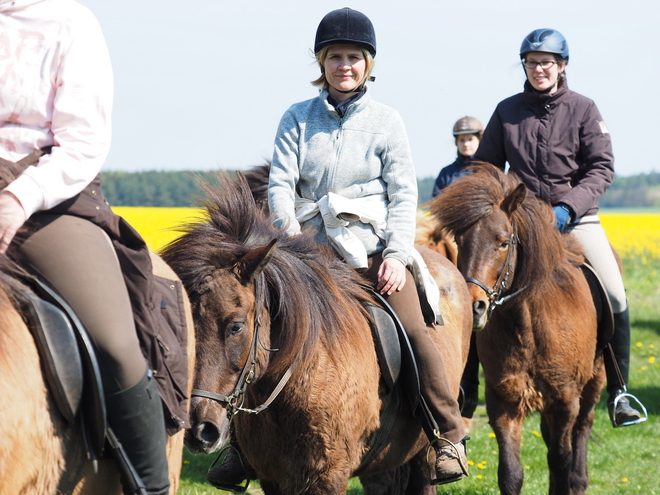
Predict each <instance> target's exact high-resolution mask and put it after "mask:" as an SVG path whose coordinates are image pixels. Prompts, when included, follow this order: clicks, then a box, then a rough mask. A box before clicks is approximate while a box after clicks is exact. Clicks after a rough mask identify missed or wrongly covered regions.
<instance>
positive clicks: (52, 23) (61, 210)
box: [0, 0, 169, 495]
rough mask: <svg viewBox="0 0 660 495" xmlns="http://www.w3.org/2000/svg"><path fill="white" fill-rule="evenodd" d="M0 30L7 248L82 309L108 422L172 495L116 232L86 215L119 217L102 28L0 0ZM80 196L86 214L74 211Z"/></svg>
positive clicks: (60, 7)
mask: <svg viewBox="0 0 660 495" xmlns="http://www.w3.org/2000/svg"><path fill="white" fill-rule="evenodd" d="M0 39H2V43H0V47H1V48H0V53H2V56H0V88H2V91H1V93H0V169H1V170H2V172H3V173H4V172H7V171H9V170H12V169H15V167H17V166H19V168H22V169H23V170H22V172H19V174H18V176H17V177H16V178H15V179H14V180H13V181H12V182H11V183H9V185H8V186H7V187H6V188H5V189H4V190H2V192H0V253H5V252H7V253H8V254H10V255H11V257H12V258H14V259H17V260H19V261H20V262H21V265H22V266H24V267H25V268H27V269H28V270H30V271H31V272H33V273H34V274H35V275H37V276H39V277H40V278H42V279H43V280H44V281H46V282H47V283H48V284H50V285H51V286H52V287H54V288H55V289H56V291H57V292H58V293H59V294H60V295H61V296H62V297H63V298H64V299H65V300H66V301H67V303H68V304H69V305H70V306H71V307H72V308H73V310H74V311H75V313H76V314H77V316H78V317H79V318H80V320H81V321H82V323H83V325H84V327H85V328H86V329H87V331H88V333H89V335H90V337H91V339H92V341H93V343H94V346H95V350H96V351H97V358H98V363H99V368H100V372H101V378H102V382H103V388H104V393H105V403H106V409H107V411H106V412H107V420H108V424H109V425H110V427H112V429H113V430H114V432H115V434H116V436H117V437H118V439H119V441H120V442H121V443H122V445H123V447H124V449H125V450H126V452H127V454H128V457H129V459H130V460H131V462H132V464H133V465H134V467H135V469H136V471H137V473H138V475H139V476H140V477H141V479H142V481H143V482H144V484H145V485H146V489H147V493H149V494H159V495H164V494H167V493H168V492H169V477H168V467H167V458H166V451H165V446H166V433H165V423H164V418H163V404H162V401H161V399H160V395H159V391H158V389H157V386H156V380H155V379H154V377H153V375H152V373H151V371H150V370H149V368H148V366H147V364H146V362H145V358H144V357H143V354H142V351H141V349H140V343H139V341H138V336H137V333H136V326H135V323H134V317H133V309H132V306H131V300H130V299H129V293H128V290H127V286H126V283H125V281H124V278H123V275H122V271H121V268H120V265H119V262H118V257H117V254H116V252H115V250H114V249H113V244H112V243H111V240H110V237H109V236H108V234H106V232H105V231H104V230H102V228H100V227H99V226H97V225H96V224H95V223H93V222H92V221H90V220H88V219H86V218H84V216H88V217H90V218H91V217H97V216H99V215H101V214H107V215H109V216H110V215H112V213H111V211H110V208H109V207H108V206H107V203H105V201H104V200H103V196H102V194H101V190H100V182H99V181H98V174H99V171H100V169H101V166H102V165H103V163H104V161H105V159H106V156H107V155H108V151H109V148H110V135H111V120H110V118H111V112H112V99H113V75H112V68H111V64H110V57H109V53H108V49H107V46H106V43H105V39H104V37H103V34H102V32H101V27H100V25H99V23H98V21H97V19H96V18H95V17H94V15H93V14H92V13H91V12H90V11H89V10H88V9H87V8H86V7H84V6H82V5H80V4H78V3H76V2H75V1H73V0H43V1H34V0H12V1H9V0H0ZM40 150H41V151H40ZM16 162H19V163H18V164H17V163H16ZM3 175H4V174H3ZM88 200H89V201H88ZM84 203H86V204H88V205H90V206H88V209H89V210H90V211H89V212H88V213H89V215H87V214H85V215H82V216H81V215H79V214H78V213H74V212H76V210H77V209H79V208H80V207H81V205H82V204H84ZM24 224H26V227H27V228H26V229H24V230H21V232H19V233H18V235H16V234H17V231H18V230H19V229H20V228H21V227H22V226H23V225H24ZM115 224H117V222H116V223H115ZM138 247H139V245H134V248H135V249H136V251H137V250H138ZM145 247H146V246H145ZM145 252H146V251H145ZM147 256H148V252H147ZM149 268H150V265H149ZM126 493H127V494H128V493H129V492H126ZM131 493H132V492H131ZM142 493H144V492H142Z"/></svg>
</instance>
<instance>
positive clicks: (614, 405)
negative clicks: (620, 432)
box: [610, 389, 649, 428]
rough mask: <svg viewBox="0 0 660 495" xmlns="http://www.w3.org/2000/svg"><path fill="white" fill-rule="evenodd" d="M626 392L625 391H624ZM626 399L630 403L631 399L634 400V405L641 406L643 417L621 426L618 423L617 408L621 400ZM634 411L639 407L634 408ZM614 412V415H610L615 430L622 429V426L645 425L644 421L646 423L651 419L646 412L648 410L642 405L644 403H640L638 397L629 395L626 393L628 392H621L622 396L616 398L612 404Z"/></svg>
mask: <svg viewBox="0 0 660 495" xmlns="http://www.w3.org/2000/svg"><path fill="white" fill-rule="evenodd" d="M624 390H625V389H624ZM624 397H625V398H627V399H628V401H629V402H630V399H632V400H633V404H636V405H637V406H639V409H641V410H642V415H641V416H640V417H639V418H638V419H633V420H631V421H626V422H624V423H621V424H619V423H617V422H616V406H617V405H618V404H619V401H620V400H621V399H623V398H624ZM631 407H633V406H632V405H631ZM634 409H635V410H637V409H638V408H637V407H634ZM612 411H613V413H612V414H611V415H610V420H611V421H612V426H613V427H614V428H619V427H621V426H632V425H636V424H639V423H643V422H644V421H646V420H647V419H649V415H648V412H646V408H645V407H644V404H642V401H640V400H639V399H638V398H637V397H635V396H634V395H633V394H630V393H628V392H626V391H624V392H621V393H620V394H618V395H617V396H616V397H615V398H614V402H613V403H612Z"/></svg>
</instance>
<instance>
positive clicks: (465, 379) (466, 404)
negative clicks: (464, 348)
mask: <svg viewBox="0 0 660 495" xmlns="http://www.w3.org/2000/svg"><path fill="white" fill-rule="evenodd" d="M476 337H477V334H476V332H472V336H471V337H470V352H469V353H468V358H467V362H466V363H465V369H464V370H463V376H462V378H461V390H462V391H463V397H462V398H463V400H462V401H461V403H460V404H459V405H460V408H461V416H462V417H463V418H465V419H468V420H470V421H468V423H469V422H471V420H472V416H474V411H475V410H476V409H477V403H478V402H479V355H478V354H477V339H476ZM464 422H465V421H464ZM466 426H467V424H466Z"/></svg>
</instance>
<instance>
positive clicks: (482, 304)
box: [472, 299, 488, 318]
mask: <svg viewBox="0 0 660 495" xmlns="http://www.w3.org/2000/svg"><path fill="white" fill-rule="evenodd" d="M486 309H488V304H487V303H486V301H484V300H483V299H478V300H476V301H474V302H473V303H472V314H473V315H474V316H475V318H481V317H482V316H483V315H484V313H485V312H486Z"/></svg>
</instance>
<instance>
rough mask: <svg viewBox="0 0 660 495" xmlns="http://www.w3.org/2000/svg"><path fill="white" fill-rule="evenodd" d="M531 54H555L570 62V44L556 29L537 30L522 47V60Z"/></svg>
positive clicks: (526, 39)
mask: <svg viewBox="0 0 660 495" xmlns="http://www.w3.org/2000/svg"><path fill="white" fill-rule="evenodd" d="M529 52H543V53H554V54H557V55H559V56H560V57H561V58H563V59H564V60H565V61H566V62H568V42H567V41H566V38H564V35H563V34H561V33H560V32H559V31H556V30H554V29H545V28H544V29H535V30H534V31H532V32H531V33H529V34H528V35H527V36H525V39H524V40H523V42H522V45H520V58H521V59H523V58H525V55H527V54H528V53H529Z"/></svg>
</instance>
